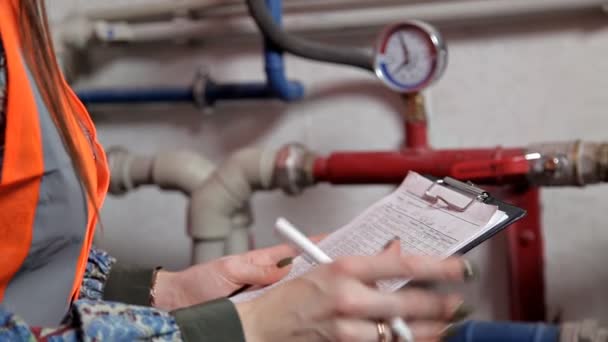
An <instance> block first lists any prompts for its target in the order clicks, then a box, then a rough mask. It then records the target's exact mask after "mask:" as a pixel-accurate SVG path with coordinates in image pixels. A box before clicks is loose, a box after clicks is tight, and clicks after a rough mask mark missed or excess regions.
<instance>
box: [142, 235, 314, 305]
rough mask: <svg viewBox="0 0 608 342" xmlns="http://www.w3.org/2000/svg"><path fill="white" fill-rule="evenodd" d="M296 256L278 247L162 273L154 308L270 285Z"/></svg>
mask: <svg viewBox="0 0 608 342" xmlns="http://www.w3.org/2000/svg"><path fill="white" fill-rule="evenodd" d="M321 238H322V236H317V237H314V238H312V240H315V241H318V240H320V239H321ZM296 254H298V253H297V252H296V251H295V250H294V249H293V248H291V247H289V246H287V245H280V246H276V247H271V248H265V249H259V250H255V251H251V252H248V253H245V254H240V255H231V256H226V257H223V258H220V259H217V260H213V261H211V262H208V263H205V264H199V265H195V266H192V267H190V268H187V269H185V270H183V271H181V272H168V271H162V270H161V271H160V272H159V274H158V276H157V280H156V286H155V288H154V292H155V300H154V306H156V307H157V308H159V309H163V310H167V311H169V310H175V309H179V308H183V307H186V306H191V305H195V304H200V303H204V302H207V301H210V300H213V299H217V298H220V297H225V296H228V295H229V294H231V293H233V292H234V291H235V290H237V289H239V288H241V287H242V286H244V285H254V286H255V285H269V284H272V283H274V282H276V281H278V280H280V279H281V278H283V277H284V276H285V275H286V274H287V273H288V272H289V269H290V268H289V267H284V266H288V265H289V264H290V263H291V257H293V256H295V255H296Z"/></svg>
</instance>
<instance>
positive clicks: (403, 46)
mask: <svg viewBox="0 0 608 342" xmlns="http://www.w3.org/2000/svg"><path fill="white" fill-rule="evenodd" d="M399 43H400V44H401V50H402V51H403V62H401V64H400V65H399V66H398V67H397V69H395V70H394V71H393V74H396V73H398V72H399V71H401V69H403V67H405V66H406V65H408V64H409V63H410V51H409V50H408V48H407V44H406V43H405V40H404V38H403V35H401V34H400V35H399Z"/></svg>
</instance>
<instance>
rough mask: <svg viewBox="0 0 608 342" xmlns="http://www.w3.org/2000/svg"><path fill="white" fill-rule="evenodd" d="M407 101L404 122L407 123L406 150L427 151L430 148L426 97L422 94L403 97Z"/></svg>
mask: <svg viewBox="0 0 608 342" xmlns="http://www.w3.org/2000/svg"><path fill="white" fill-rule="evenodd" d="M403 99H404V101H405V107H406V108H405V112H404V113H403V121H404V122H405V123H404V125H405V146H404V147H405V148H411V149H425V148H429V141H428V135H427V131H428V127H427V112H426V105H425V98H424V95H423V94H422V93H420V92H418V93H415V94H406V95H404V96H403Z"/></svg>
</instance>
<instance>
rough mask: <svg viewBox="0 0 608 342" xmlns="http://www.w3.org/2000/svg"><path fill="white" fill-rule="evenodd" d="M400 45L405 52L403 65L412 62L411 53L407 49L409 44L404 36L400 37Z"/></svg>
mask: <svg viewBox="0 0 608 342" xmlns="http://www.w3.org/2000/svg"><path fill="white" fill-rule="evenodd" d="M399 43H400V44H401V50H403V64H407V63H409V62H410V51H409V50H408V48H407V44H406V43H405V40H404V38H403V35H402V34H400V35H399Z"/></svg>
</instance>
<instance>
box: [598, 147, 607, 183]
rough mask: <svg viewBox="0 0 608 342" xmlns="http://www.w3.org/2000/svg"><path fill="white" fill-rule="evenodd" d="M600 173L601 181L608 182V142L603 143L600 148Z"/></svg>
mask: <svg viewBox="0 0 608 342" xmlns="http://www.w3.org/2000/svg"><path fill="white" fill-rule="evenodd" d="M598 154H599V160H598V167H599V174H600V181H601V182H608V144H602V145H601V146H600V148H599V152H598Z"/></svg>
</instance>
